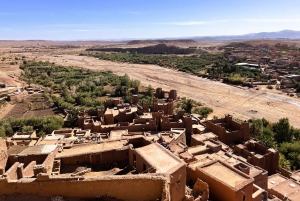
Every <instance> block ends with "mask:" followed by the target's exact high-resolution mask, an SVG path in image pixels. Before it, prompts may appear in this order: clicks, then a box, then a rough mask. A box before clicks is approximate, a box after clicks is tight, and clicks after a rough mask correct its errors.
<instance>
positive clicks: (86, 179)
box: [0, 88, 300, 201]
mask: <svg viewBox="0 0 300 201" xmlns="http://www.w3.org/2000/svg"><path fill="white" fill-rule="evenodd" d="M138 93H139V92H138V89H136V94H138ZM155 97H156V98H155V99H154V100H153V106H152V107H150V106H149V105H148V104H147V103H143V104H142V105H139V104H138V96H137V95H133V98H132V103H131V104H129V103H123V102H122V100H121V99H118V98H116V99H112V100H109V101H106V102H105V109H104V110H98V111H92V112H86V111H82V112H80V113H79V115H78V125H79V128H74V129H64V130H54V131H53V132H52V133H51V134H47V135H45V136H44V137H42V138H39V137H37V135H36V133H35V131H32V132H17V133H15V134H14V135H13V136H12V137H8V138H6V139H0V189H1V194H2V195H11V194H22V195H36V196H47V197H54V196H63V197H69V198H72V197H76V198H96V197H101V196H111V197H115V198H117V199H121V200H170V201H182V200H186V201H193V200H201V201H205V200H218V201H266V200H272V201H276V200H291V201H297V200H300V172H295V173H291V172H288V171H286V170H284V169H281V168H279V153H278V151H277V150H274V149H270V148H267V147H265V146H263V145H261V144H260V142H259V141H257V140H255V139H250V129H249V123H248V122H246V121H245V122H240V123H239V122H236V121H235V120H234V119H233V118H232V116H230V115H226V116H225V117H224V118H221V119H214V120H205V119H201V118H199V117H198V116H195V115H191V116H185V114H184V111H183V110H181V111H179V112H178V113H177V114H174V113H173V100H176V99H177V93H176V90H171V91H163V90H162V89H161V88H158V89H156V93H155ZM158 98H163V99H164V102H160V101H158Z"/></svg>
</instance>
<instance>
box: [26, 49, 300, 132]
mask: <svg viewBox="0 0 300 201" xmlns="http://www.w3.org/2000/svg"><path fill="white" fill-rule="evenodd" d="M26 56H28V57H36V56H35V55H34V54H33V55H32V54H26ZM38 59H40V60H44V61H46V60H49V61H51V62H55V63H57V64H62V65H67V66H68V65H69V66H71V65H74V66H81V67H84V68H89V69H94V70H111V71H113V72H115V73H117V74H119V75H123V74H125V73H127V74H128V75H129V76H130V77H131V78H132V79H138V80H140V81H141V83H142V84H143V85H146V86H147V85H149V84H150V85H151V86H152V87H154V88H156V87H162V88H163V89H164V90H170V89H177V91H178V94H179V96H186V97H188V98H192V99H194V100H197V101H200V102H203V103H205V104H206V105H207V106H209V107H212V108H213V109H214V113H213V114H212V115H211V117H212V116H213V115H216V116H218V117H223V116H224V115H225V114H232V115H233V116H234V117H235V118H240V119H244V120H248V119H250V118H252V117H254V118H263V117H264V118H266V119H269V120H270V121H273V122H274V121H277V120H278V119H280V118H282V117H288V118H289V120H290V123H291V124H292V125H294V126H295V127H297V128H300V121H299V120H300V100H299V99H298V98H296V97H289V96H287V95H285V94H282V93H281V92H279V91H277V90H275V89H273V90H269V89H266V88H265V86H262V87H261V88H260V90H255V89H248V88H242V87H235V86H230V85H226V84H223V83H220V82H217V81H211V80H208V79H204V78H200V77H196V76H193V75H189V74H186V73H183V72H179V71H176V70H173V69H167V68H162V67H159V66H156V65H142V64H127V63H116V62H110V61H103V60H99V59H96V58H92V57H85V56H76V55H60V56H59V57H54V55H49V54H48V55H46V54H44V55H41V54H40V55H39V57H38Z"/></svg>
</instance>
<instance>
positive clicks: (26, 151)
mask: <svg viewBox="0 0 300 201" xmlns="http://www.w3.org/2000/svg"><path fill="white" fill-rule="evenodd" d="M56 147H57V145H38V146H31V147H28V146H12V147H11V148H10V149H9V150H8V154H9V155H10V154H12V155H35V154H49V153H51V152H52V151H54V150H55V149H56Z"/></svg>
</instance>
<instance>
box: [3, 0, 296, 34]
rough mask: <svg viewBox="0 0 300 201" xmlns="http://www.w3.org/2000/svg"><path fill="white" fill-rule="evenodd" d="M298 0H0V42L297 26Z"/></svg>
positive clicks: (226, 32) (248, 31)
mask: <svg viewBox="0 0 300 201" xmlns="http://www.w3.org/2000/svg"><path fill="white" fill-rule="evenodd" d="M299 8H300V1H299V0H1V1H0V40H37V39H40V40H119V39H150V38H152V39H153V38H173V37H193V36H220V35H240V34H248V33H257V32H272V31H280V30H286V29H289V30H300V11H299Z"/></svg>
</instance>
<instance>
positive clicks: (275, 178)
mask: <svg viewBox="0 0 300 201" xmlns="http://www.w3.org/2000/svg"><path fill="white" fill-rule="evenodd" d="M284 181H287V178H285V177H283V176H282V175H280V174H273V175H272V176H269V177H268V189H271V188H274V187H275V186H277V185H279V184H280V183H282V182H284Z"/></svg>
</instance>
